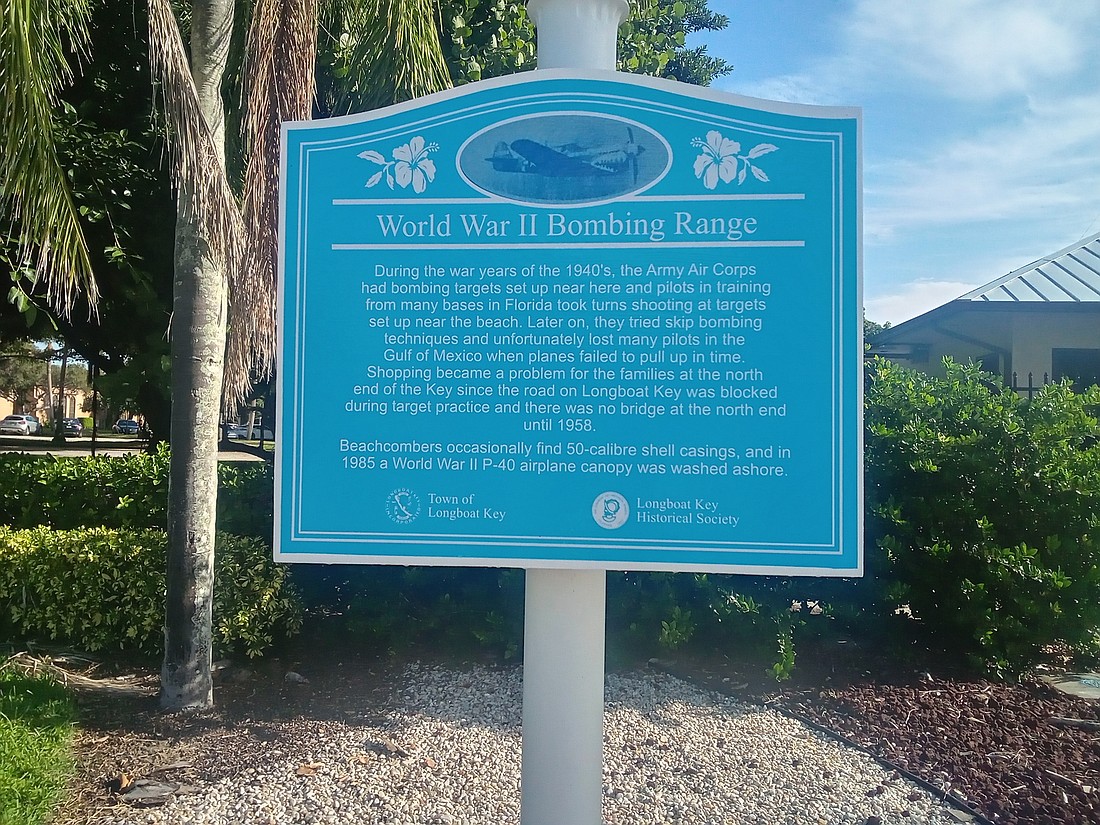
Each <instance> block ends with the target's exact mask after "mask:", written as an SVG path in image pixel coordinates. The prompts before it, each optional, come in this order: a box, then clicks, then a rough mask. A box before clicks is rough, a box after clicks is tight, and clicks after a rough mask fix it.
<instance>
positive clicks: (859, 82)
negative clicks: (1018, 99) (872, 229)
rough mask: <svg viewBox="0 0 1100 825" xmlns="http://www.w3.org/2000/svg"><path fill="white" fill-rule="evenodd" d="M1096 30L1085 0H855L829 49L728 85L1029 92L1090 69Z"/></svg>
mask: <svg viewBox="0 0 1100 825" xmlns="http://www.w3.org/2000/svg"><path fill="white" fill-rule="evenodd" d="M1098 32H1100V3H1096V2H1094V1H1091V0H1090V2H1080V0H920V1H919V2H914V1H913V0H855V2H854V5H853V8H852V9H851V10H850V13H849V16H848V17H847V18H846V19H845V20H843V21H841V23H840V26H839V28H838V33H837V35H836V40H835V44H836V45H835V48H834V49H833V50H832V51H831V52H830V53H827V54H824V55H822V56H821V57H819V58H818V59H816V60H814V61H813V62H812V63H811V64H810V65H809V66H807V67H806V68H805V69H804V70H802V71H800V72H795V73H791V74H789V75H785V76H781V77H775V78H770V79H768V80H766V81H762V82H760V83H757V84H754V85H751V86H749V87H748V88H743V87H739V88H737V91H739V92H741V93H742V94H747V95H752V96H753V97H763V98H767V99H772V100H785V101H789V102H792V103H816V104H835V103H851V102H852V101H853V100H859V99H861V98H863V97H865V96H867V95H868V94H871V93H875V92H878V91H883V90H891V89H892V90H894V92H896V93H899V94H902V95H904V96H907V97H916V98H920V97H941V98H947V99H954V100H961V101H978V100H992V99H998V98H1003V97H1005V96H1007V95H1028V94H1031V93H1033V92H1034V91H1035V89H1036V88H1039V87H1041V86H1043V85H1044V84H1050V83H1053V82H1057V81H1059V80H1061V79H1064V78H1066V77H1069V76H1071V75H1073V74H1074V73H1078V72H1084V73H1087V74H1095V72H1092V71H1090V66H1089V64H1090V63H1095V61H1096V53H1097V48H1098V42H1100V36H1098ZM731 81H732V82H734V83H735V82H736V77H733V78H731ZM731 88H732V84H731Z"/></svg>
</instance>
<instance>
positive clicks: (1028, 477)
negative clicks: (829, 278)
mask: <svg viewBox="0 0 1100 825" xmlns="http://www.w3.org/2000/svg"><path fill="white" fill-rule="evenodd" d="M946 367H947V376H946V378H942V379H938V378H933V377H930V376H927V375H924V374H921V373H918V372H916V371H913V370H909V369H906V368H903V367H900V366H898V365H896V364H893V363H890V362H888V361H884V360H876V361H875V362H874V365H873V367H872V369H871V370H870V373H869V384H868V388H867V404H866V422H865V423H866V491H867V513H868V522H867V528H868V538H867V556H868V568H869V576H870V580H869V582H867V584H866V587H864V590H865V591H866V590H869V591H870V592H869V593H865V595H868V596H870V598H871V600H872V601H874V602H876V603H877V606H878V608H879V610H880V611H882V610H885V611H886V612H893V611H894V610H895V609H897V608H901V607H903V606H908V607H909V608H910V609H911V610H912V611H913V613H914V615H915V616H916V618H917V619H918V620H919V625H920V626H921V627H922V628H923V629H925V630H926V631H927V632H928V634H929V637H930V638H931V639H932V640H933V641H935V642H936V643H938V645H939V646H940V647H941V648H948V649H952V650H954V651H956V652H959V653H963V654H966V655H968V656H970V657H971V658H972V659H973V660H975V661H977V662H980V663H981V664H983V665H985V666H986V667H988V668H991V669H994V670H1000V671H1018V670H1021V669H1023V668H1026V667H1027V666H1028V665H1030V664H1032V663H1034V662H1035V661H1036V659H1037V658H1038V657H1039V656H1040V654H1041V652H1042V649H1043V648H1044V646H1047V645H1052V644H1059V643H1061V644H1066V645H1070V646H1071V647H1073V648H1076V649H1077V650H1079V651H1082V652H1089V650H1092V649H1094V648H1095V645H1096V642H1097V640H1096V628H1098V627H1100V566H1098V565H1100V535H1098V533H1097V531H1098V526H1100V525H1098V514H1100V446H1098V442H1097V436H1098V434H1100V428H1098V425H1097V419H1096V414H1095V413H1096V410H1097V408H1098V406H1100V390H1097V389H1096V388H1093V389H1092V390H1090V391H1088V392H1086V393H1083V394H1075V393H1073V392H1072V391H1071V389H1070V388H1069V386H1068V384H1055V385H1051V386H1048V387H1045V388H1044V389H1043V390H1042V391H1041V392H1039V393H1038V394H1037V395H1036V396H1035V398H1034V399H1033V400H1031V401H1027V400H1025V399H1021V398H1019V397H1018V396H1017V395H1016V394H1015V393H1013V392H1012V391H1010V390H1008V389H1005V388H1003V387H1001V386H1000V385H999V383H998V382H996V379H995V378H993V377H992V376H988V375H985V374H983V373H981V372H980V371H979V370H978V369H977V368H976V367H972V366H961V365H959V364H955V363H952V362H950V361H948V362H946Z"/></svg>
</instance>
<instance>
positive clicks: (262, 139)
mask: <svg viewBox="0 0 1100 825" xmlns="http://www.w3.org/2000/svg"><path fill="white" fill-rule="evenodd" d="M148 5H149V57H150V62H151V64H152V68H153V75H154V78H155V82H156V83H157V84H158V87H159V90H160V91H161V93H162V95H163V105H164V109H165V113H166V115H167V119H168V122H169V131H170V147H171V165H172V172H173V178H174V182H175V186H176V191H177V219H176V235H175V247H176V251H175V264H174V269H175V276H174V295H173V317H172V329H171V347H172V350H171V352H172V396H173V405H172V408H173V413H172V424H171V442H172V467H171V472H170V493H169V515H168V530H169V551H168V578H167V583H168V593H167V601H166V611H165V656H164V665H163V668H162V678H161V705H162V707H165V708H166V709H190V708H194V709H197V708H205V707H209V706H211V705H212V704H213V690H212V682H211V668H210V664H211V662H210V660H211V605H212V596H213V593H212V587H213V563H214V521H215V519H214V514H215V504H216V496H217V440H218V439H217V422H218V418H219V413H220V410H221V403H222V398H223V386H224V388H225V398H226V400H227V402H228V403H233V402H235V400H236V399H237V398H238V397H239V396H240V395H241V394H242V393H243V392H244V391H245V390H246V389H247V386H248V383H249V376H250V373H254V370H253V368H254V367H258V368H259V370H260V371H261V372H263V371H266V370H269V369H270V366H271V364H272V362H273V356H274V324H275V318H274V314H273V307H274V300H273V296H274V291H275V289H274V287H275V251H274V250H275V238H276V235H275V226H276V223H275V214H276V211H275V210H276V204H277V200H278V199H277V192H276V185H275V184H276V181H277V177H276V174H277V168H278V128H279V127H278V124H279V122H280V120H303V119H306V118H308V117H309V114H310V109H311V105H312V100H313V78H314V70H315V62H316V37H317V35H316V32H317V19H318V8H317V5H316V2H315V0H257V2H256V4H255V6H254V7H253V9H252V15H251V18H250V20H249V21H248V22H249V25H248V34H247V38H246V39H245V41H244V44H245V45H244V52H245V54H244V57H243V65H244V70H243V72H242V75H243V78H244V86H245V88H244V94H243V97H244V100H245V116H244V129H243V139H242V141H241V143H243V147H244V152H245V155H246V164H245V168H246V173H245V183H244V196H243V198H242V200H241V201H240V202H239V201H238V199H237V198H236V196H235V195H234V192H233V187H232V185H231V181H230V179H229V175H228V174H227V172H226V147H227V146H228V145H235V144H236V143H237V142H236V141H235V140H230V139H229V137H230V136H229V135H227V132H226V122H227V120H228V112H227V109H228V108H229V107H227V106H226V103H225V101H224V99H223V96H222V89H223V86H224V84H225V81H226V75H227V72H228V71H229V67H230V66H231V65H234V55H233V54H232V52H233V48H234V45H235V42H236V41H235V39H234V31H235V26H234V22H235V21H234V9H235V7H236V5H237V4H236V3H235V2H234V0H193V2H192V4H191V7H190V16H189V23H190V31H189V38H188V42H189V45H190V55H188V52H187V50H186V49H185V47H184V43H183V37H182V36H181V34H180V26H179V21H178V20H177V17H176V15H175V14H174V12H173V9H172V6H171V4H170V2H169V0H148ZM92 8H93V3H92V0H4V6H3V14H2V15H0V95H2V97H3V101H4V104H5V106H6V109H5V112H6V115H7V116H6V118H5V120H4V126H3V127H2V136H3V150H2V152H0V197H2V198H3V208H4V210H5V212H6V213H7V215H8V216H9V217H10V218H12V219H18V221H19V226H20V228H21V231H22V233H23V234H22V238H21V239H22V241H23V244H22V246H21V247H20V249H21V252H22V254H23V256H24V258H25V259H26V260H28V261H32V262H33V266H34V268H35V271H36V273H37V277H38V278H39V279H40V282H41V283H42V284H44V285H45V288H46V291H47V295H48V297H49V300H50V303H51V306H52V307H53V308H54V309H55V310H57V311H59V312H61V313H65V312H68V311H69V310H70V309H71V307H72V302H73V297H74V296H75V295H76V294H77V292H81V291H82V292H83V293H84V294H85V296H86V297H87V298H88V299H89V301H90V302H91V303H92V304H93V305H94V298H95V294H96V287H95V280H94V278H93V277H92V269H91V264H90V262H89V259H88V252H87V247H86V245H85V243H84V240H83V237H82V235H81V232H80V227H79V223H78V220H77V210H76V208H75V206H74V204H73V199H72V197H71V194H70V192H69V190H68V187H67V185H66V182H65V175H64V171H63V170H62V169H61V166H60V164H59V163H58V162H57V154H56V150H55V146H54V142H53V131H52V107H53V106H54V105H55V104H56V102H57V94H58V91H59V89H61V88H62V86H63V85H64V83H65V82H66V80H67V79H68V78H69V77H70V76H71V74H70V69H69V67H68V63H67V61H66V59H65V55H66V52H67V50H73V51H76V52H79V51H80V50H81V49H84V48H86V45H87V43H88V23H89V19H90V16H91V13H92ZM326 13H327V14H336V15H341V16H342V17H343V19H345V20H357V21H361V22H363V23H369V25H367V26H365V27H364V30H365V31H367V32H369V33H370V37H365V36H364V37H363V38H361V39H362V40H363V41H364V42H363V48H364V49H367V50H368V52H367V57H366V60H367V62H368V63H371V62H372V61H375V60H376V61H377V62H378V63H379V64H380V65H391V66H392V65H393V63H391V62H389V61H392V60H394V59H395V58H396V59H397V60H402V61H408V62H407V64H406V65H407V66H415V67H418V68H417V69H416V70H414V71H406V72H402V73H401V77H402V80H401V81H400V82H399V83H397V84H396V85H394V86H393V88H394V92H393V94H394V95H396V96H397V99H406V98H408V97H412V96H414V95H418V94H425V93H429V92H433V91H437V90H438V89H439V88H442V86H443V85H446V83H447V82H448V81H447V75H446V70H445V68H443V66H444V63H443V56H442V50H441V48H440V45H439V39H438V34H437V29H436V26H435V20H436V15H437V11H436V9H435V0H345V2H342V3H336V2H332V3H330V5H329V6H326ZM370 48H377V49H378V50H379V51H377V52H375V53H374V55H373V56H372V55H371V54H370V53H369V49H370ZM380 102H396V100H388V101H380ZM230 296H233V297H239V300H234V299H233V297H230ZM227 337H228V341H229V346H228V349H227ZM227 352H228V362H227V360H226V353H227ZM227 363H228V369H227Z"/></svg>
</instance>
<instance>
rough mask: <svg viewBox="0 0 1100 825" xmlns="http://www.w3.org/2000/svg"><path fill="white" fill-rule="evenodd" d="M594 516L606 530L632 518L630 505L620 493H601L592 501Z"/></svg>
mask: <svg viewBox="0 0 1100 825" xmlns="http://www.w3.org/2000/svg"><path fill="white" fill-rule="evenodd" d="M592 518H593V519H595V520H596V524H598V525H600V527H602V528H604V529H605V530H615V529H617V528H619V527H622V526H623V525H624V524H626V520H627V519H628V518H630V505H629V504H628V503H627V501H626V499H625V498H624V497H623V496H622V495H621V494H620V493H616V492H612V491H610V490H609V491H608V492H606V493H600V494H599V495H598V496H596V500H595V501H593V502H592Z"/></svg>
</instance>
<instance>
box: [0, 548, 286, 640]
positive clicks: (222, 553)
mask: <svg viewBox="0 0 1100 825" xmlns="http://www.w3.org/2000/svg"><path fill="white" fill-rule="evenodd" d="M166 545H167V534H166V533H165V532H163V531H160V530H111V529H106V528H102V527H98V528H88V529H80V530H71V531H61V530H52V529H49V528H46V527H38V528H34V529H32V530H22V531H14V530H10V529H8V528H6V527H0V632H3V633H4V635H5V636H7V637H9V638H39V639H41V638H46V639H51V640H55V641H63V642H65V643H67V644H72V645H75V646H77V647H80V648H82V649H85V650H90V651H97V650H128V651H138V652H142V653H149V654H156V653H159V652H160V651H161V650H162V647H163V630H162V628H163V624H164V598H165V596H164V594H165V585H164V568H165V550H166ZM300 626H301V605H300V602H299V600H298V598H297V596H296V594H295V593H294V591H293V589H292V588H291V587H290V585H289V582H288V573H287V568H286V567H285V566H279V565H275V564H274V563H273V562H272V560H271V551H270V549H269V548H268V547H267V546H266V545H265V544H263V543H262V542H259V541H256V540H254V539H247V538H241V537H238V536H232V535H229V534H226V533H219V534H218V540H217V548H216V551H215V576H214V622H213V634H214V646H215V649H216V650H219V651H221V652H229V651H238V652H242V653H246V654H247V655H249V656H257V655H259V654H260V653H262V652H263V651H264V650H265V649H267V648H268V647H269V646H270V645H271V643H272V642H273V641H274V639H275V637H276V636H283V635H290V634H293V633H295V632H297V631H298V629H299V628H300Z"/></svg>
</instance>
